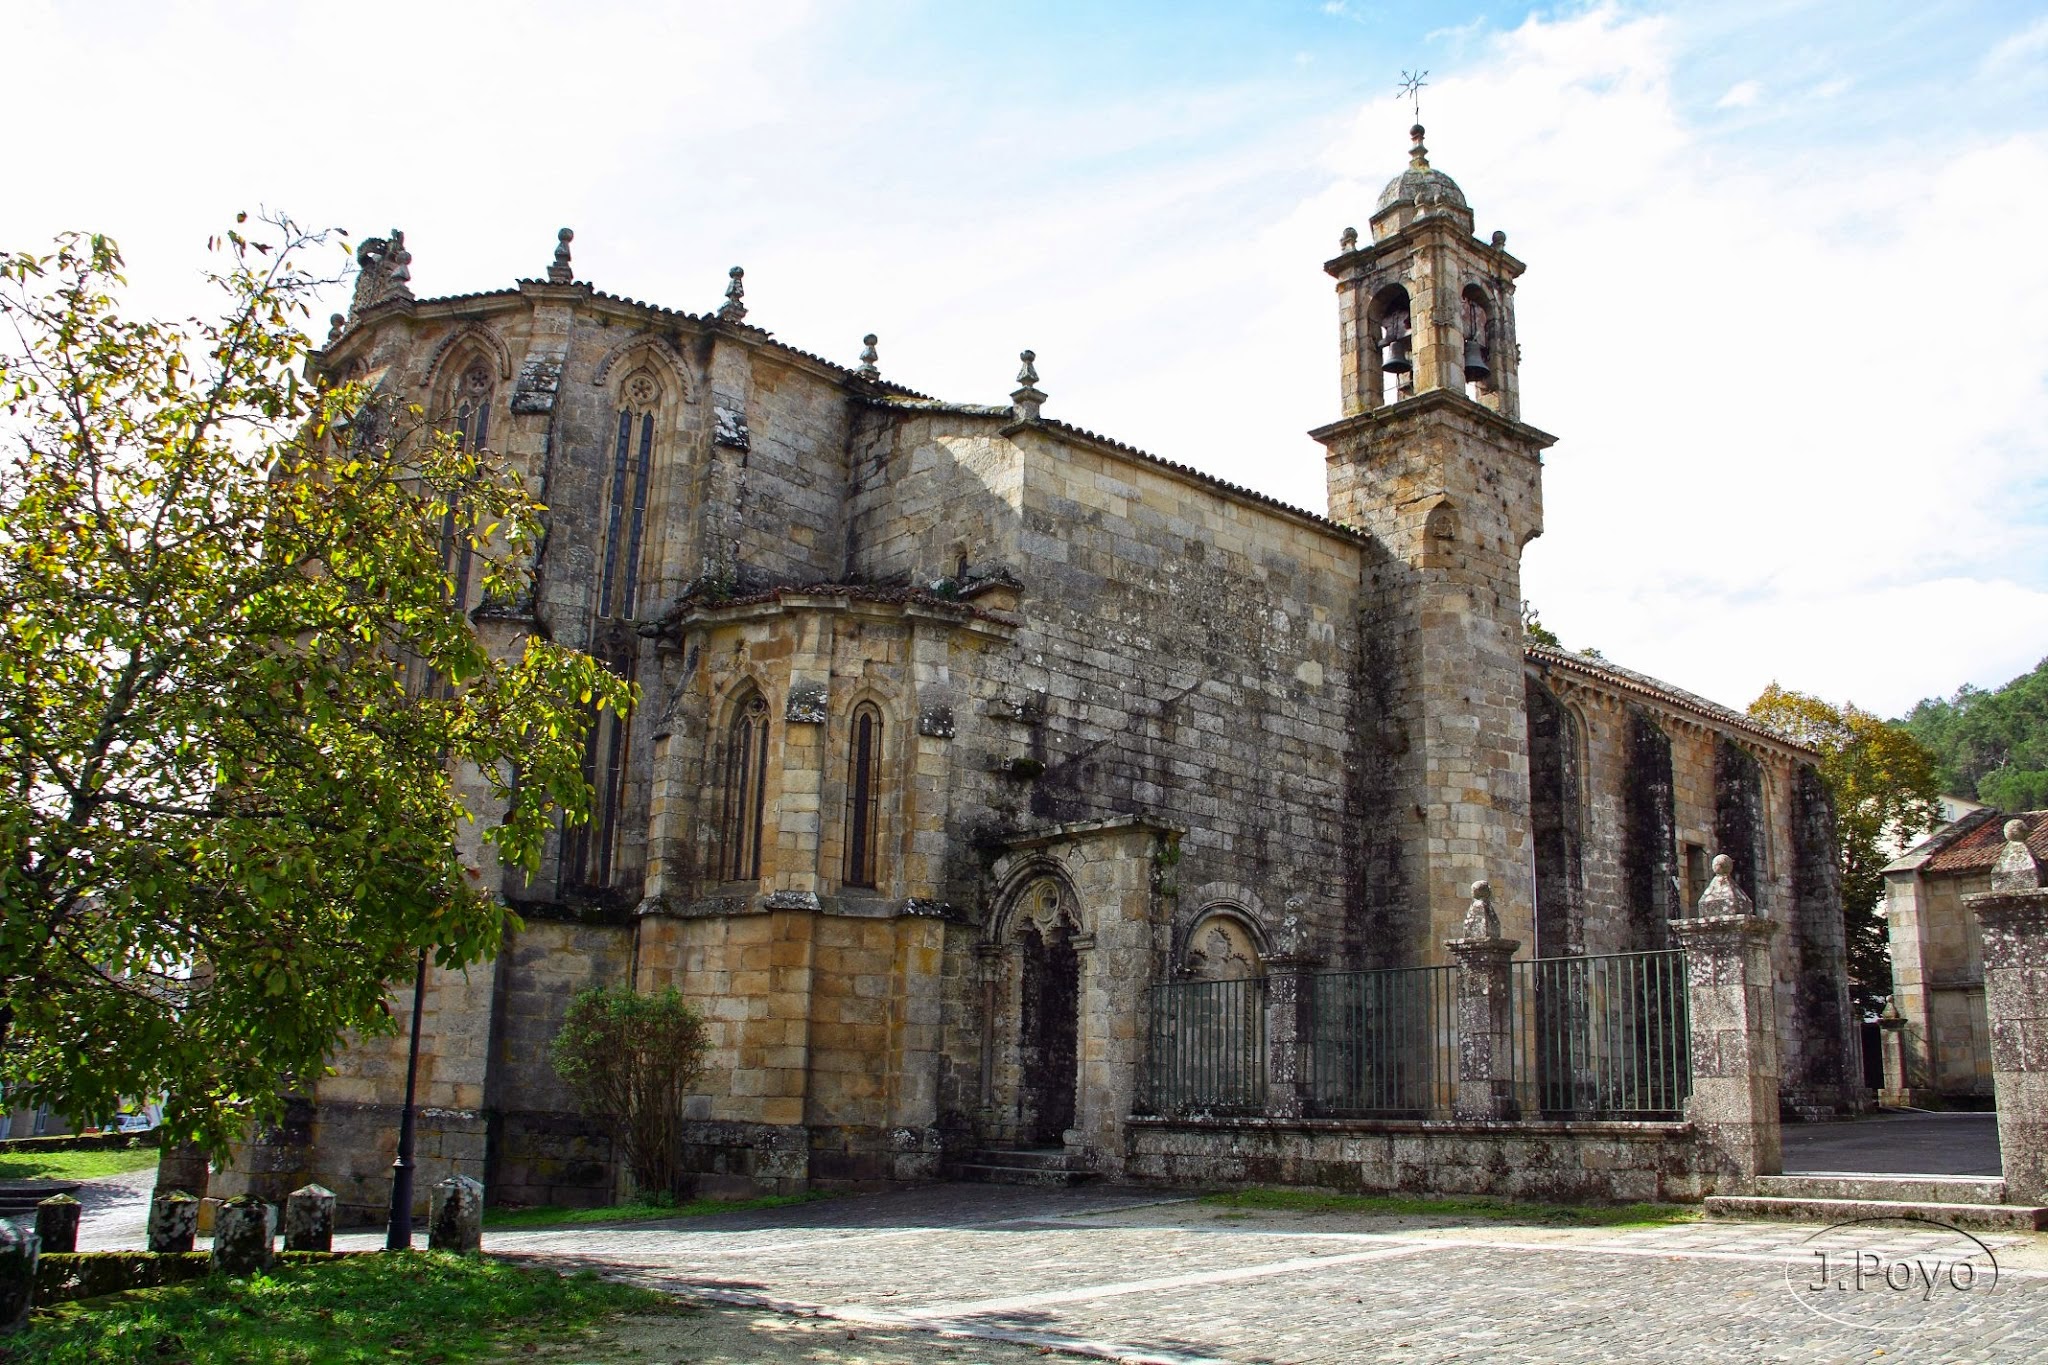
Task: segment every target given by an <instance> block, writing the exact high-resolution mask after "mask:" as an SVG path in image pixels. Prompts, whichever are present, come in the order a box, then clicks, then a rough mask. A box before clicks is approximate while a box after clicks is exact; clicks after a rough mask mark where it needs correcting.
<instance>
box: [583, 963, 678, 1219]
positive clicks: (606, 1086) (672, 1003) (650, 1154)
mask: <svg viewBox="0 0 2048 1365" xmlns="http://www.w3.org/2000/svg"><path fill="white" fill-rule="evenodd" d="M709 1046H710V1041H709V1038H708V1037H707V1035H706V1033H705V1028H704V1019H703V1016H701V1015H699V1014H698V1013H697V1011H696V1010H694V1009H692V1008H691V1007H690V1006H689V1005H688V1004H687V1003H686V1002H685V1001H684V1000H683V997H682V995H681V994H680V993H679V992H678V991H677V990H676V988H675V987H673V986H671V987H669V988H668V989H667V990H665V991H662V992H661V993H660V994H658V995H640V994H637V993H635V992H634V991H633V990H632V989H630V988H628V987H625V986H609V987H608V986H593V987H592V988H591V989H589V990H586V991H581V992H578V994H577V996H576V998H575V999H574V1000H572V1001H570V1002H569V1011H568V1013H567V1014H566V1015H565V1016H564V1017H563V1019H562V1029H561V1032H559V1033H557V1034H556V1035H555V1041H554V1045H553V1049H552V1058H553V1061H554V1066H555V1074H557V1075H558V1076H560V1077H561V1078H562V1079H563V1080H564V1081H566V1082H568V1085H569V1088H570V1089H571V1090H573V1091H574V1092H575V1093H576V1097H577V1100H578V1102H579V1103H580V1104H581V1105H582V1106H583V1110H584V1112H585V1113H587V1114H589V1115H590V1116H591V1117H593V1118H596V1119H598V1120H600V1121H601V1122H603V1123H605V1124H606V1125H608V1126H609V1127H610V1128H611V1129H612V1131H613V1132H614V1134H616V1135H617V1137H618V1139H619V1143H620V1145H621V1146H623V1147H624V1148H625V1151H626V1165H627V1168H628V1169H630V1170H631V1171H632V1173H633V1183H634V1184H635V1185H637V1186H639V1187H640V1189H641V1191H642V1192H643V1193H645V1194H649V1195H653V1196H655V1197H661V1196H665V1195H674V1194H676V1193H678V1189H677V1186H678V1184H679V1182H680V1179H681V1175H682V1172H681V1168H680V1166H679V1165H678V1158H679V1156H680V1155H681V1153H680V1143H681V1141H682V1132H683V1102H684V1101H685V1100H686V1099H688V1098H689V1095H690V1090H691V1087H692V1086H694V1085H695V1084H696V1082H697V1077H698V1076H699V1075H701V1074H702V1073H703V1070H704V1053H705V1051H706V1050H707V1049H708V1048H709Z"/></svg>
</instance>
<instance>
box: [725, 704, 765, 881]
mask: <svg viewBox="0 0 2048 1365" xmlns="http://www.w3.org/2000/svg"><path fill="white" fill-rule="evenodd" d="M767 771H768V702H767V700H766V699H765V698H763V697H762V696H761V694H760V693H758V692H755V693H753V694H751V695H750V696H748V697H747V699H746V700H745V701H743V702H742V703H740V706H739V708H738V710H737V711H736V712H735V713H734V715H733V719H732V725H731V726H730V728H729V729H728V730H727V731H726V741H725V803H724V812H723V815H722V818H721V819H720V821H719V833H720V847H719V876H720V877H721V878H722V879H723V880H725V881H729V882H732V881H757V880H759V879H760V876H761V817H762V813H763V811H764V810H765V809H766V806H767V782H766V780H765V779H766V776H767Z"/></svg>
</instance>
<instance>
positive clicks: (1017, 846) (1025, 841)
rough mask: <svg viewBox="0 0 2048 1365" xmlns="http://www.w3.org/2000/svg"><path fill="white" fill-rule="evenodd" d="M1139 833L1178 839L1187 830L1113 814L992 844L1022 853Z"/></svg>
mask: <svg viewBox="0 0 2048 1365" xmlns="http://www.w3.org/2000/svg"><path fill="white" fill-rule="evenodd" d="M1138 833H1149V834H1166V835H1172V836H1175V837H1178V836H1180V835H1183V834H1186V833H1187V830H1186V829H1185V828H1184V827H1182V826H1180V825H1175V824H1169V823H1167V822H1166V821H1164V820H1157V819H1154V818H1153V817H1152V816H1149V815H1111V816H1107V817H1105V818H1103V819H1100V820H1073V821H1069V822H1067V823H1066V824H1061V825H1051V826H1047V827H1046V828H1043V829H1033V830H1022V831H1020V832H1018V833H1016V834H1012V835H1008V836H1006V837H1002V838H998V839H996V840H994V841H993V842H994V843H995V845H996V847H998V848H1001V849H1003V850H1004V851H1006V852H1012V853H1021V852H1024V851H1025V850H1027V849H1034V848H1050V847H1052V846H1053V845H1054V844H1071V843H1081V842H1085V841H1087V840H1091V839H1103V838H1108V837H1111V836H1113V835H1118V834H1138Z"/></svg>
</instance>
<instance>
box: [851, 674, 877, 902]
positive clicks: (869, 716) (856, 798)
mask: <svg viewBox="0 0 2048 1365" xmlns="http://www.w3.org/2000/svg"><path fill="white" fill-rule="evenodd" d="M881 768H882V713H881V712H880V711H878V710H876V709H875V708H874V706H872V705H871V704H869V703H866V702H863V703H861V704H860V705H859V706H857V707H855V708H854V712H853V729H852V732H851V734H850V735H849V736H848V739H847V756H846V884H847V885H848V886H869V887H871V886H874V885H875V884H876V881H875V871H876V863H877V857H876V849H877V843H878V841H877V838H876V828H875V826H876V818H875V817H876V815H877V813H878V811H879V808H880V794H881Z"/></svg>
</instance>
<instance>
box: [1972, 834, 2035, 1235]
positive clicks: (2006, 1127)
mask: <svg viewBox="0 0 2048 1365" xmlns="http://www.w3.org/2000/svg"><path fill="white" fill-rule="evenodd" d="M2026 834H2027V827H2026V823H2025V822H2024V821H2021V820H2010V821H2007V822H2006V826H2005V840H2006V843H2005V848H2004V850H2003V851H2002V852H2001V853H2000V854H1999V856H1998V866H1997V867H1996V868H1995V869H1993V871H1992V873H1991V889H1990V890H1989V891H1984V892H1980V893H1978V894H1977V895H1974V896H1966V897H1964V901H1965V903H1966V904H1968V905H1969V907H1970V909H1971V911H1972V912H1974V913H1975V914H1976V916H1977V927H1978V929H1979V931H1980V932H1981V933H1982V935H1983V940H1984V1014H1985V1019H1986V1022H1987V1023H1988V1024H1989V1025H1990V1029H1991V1084H1992V1087H1993V1089H1994V1090H1995V1092H1996V1094H1997V1096H1998V1150H1999V1156H2000V1158H2001V1160H2002V1161H2003V1163H2004V1166H2005V1201H2006V1202H2007V1203H2008V1204H2041V1203H2048V888H2043V887H2042V885H2041V868H2040V865H2039V864H2038V863H2036V862H2035V861H2034V855H2033V853H2032V851H2031V850H2029V849H2028V848H2027V843H2026Z"/></svg>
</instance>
